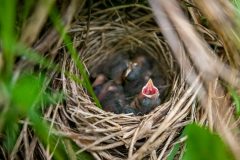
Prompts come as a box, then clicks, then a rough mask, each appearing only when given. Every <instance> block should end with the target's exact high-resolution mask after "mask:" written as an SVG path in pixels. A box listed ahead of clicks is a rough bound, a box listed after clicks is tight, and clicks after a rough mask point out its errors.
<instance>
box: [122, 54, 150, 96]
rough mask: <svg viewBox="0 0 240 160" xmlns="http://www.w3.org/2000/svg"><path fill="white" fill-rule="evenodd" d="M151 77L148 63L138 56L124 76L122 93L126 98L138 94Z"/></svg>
mask: <svg viewBox="0 0 240 160" xmlns="http://www.w3.org/2000/svg"><path fill="white" fill-rule="evenodd" d="M150 75H151V65H150V61H149V60H148V59H147V57H146V56H143V55H139V56H137V57H135V58H134V59H133V60H132V62H131V63H130V65H129V67H128V69H127V70H126V72H125V75H124V91H125V93H126V95H127V96H128V97H132V96H134V95H136V94H138V93H139V92H140V91H141V89H142V86H143V85H144V84H146V82H147V80H148V79H149V78H150Z"/></svg>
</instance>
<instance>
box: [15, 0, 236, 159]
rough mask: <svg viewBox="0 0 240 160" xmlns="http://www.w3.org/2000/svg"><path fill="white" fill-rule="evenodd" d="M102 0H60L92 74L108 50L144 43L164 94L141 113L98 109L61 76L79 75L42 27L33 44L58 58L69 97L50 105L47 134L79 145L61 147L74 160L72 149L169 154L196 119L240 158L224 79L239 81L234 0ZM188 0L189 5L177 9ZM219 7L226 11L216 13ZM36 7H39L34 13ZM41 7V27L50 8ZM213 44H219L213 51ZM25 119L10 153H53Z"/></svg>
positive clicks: (104, 154)
mask: <svg viewBox="0 0 240 160" xmlns="http://www.w3.org/2000/svg"><path fill="white" fill-rule="evenodd" d="M107 2H108V6H107V7H106V5H105V4H106V3H107ZM107 2H106V1H101V2H95V3H93V5H92V7H91V14H89V10H88V8H87V7H86V6H84V3H85V1H82V3H80V2H79V1H77V0H72V1H71V3H69V5H68V7H66V6H64V7H66V8H67V9H66V10H65V12H63V13H64V14H63V15H64V16H63V17H64V18H63V19H64V24H65V26H66V28H65V29H66V30H68V33H69V34H70V35H71V37H72V39H73V43H74V46H75V48H76V49H77V50H78V53H79V59H81V60H82V61H83V62H84V64H85V66H86V69H87V70H88V72H89V74H90V73H92V72H94V70H96V69H97V67H99V65H100V64H101V62H102V61H104V60H105V59H106V58H107V57H108V56H109V55H111V54H116V53H118V54H121V53H124V52H128V51H132V52H134V51H135V50H136V49H137V48H141V50H143V51H144V52H145V53H146V54H148V55H149V56H152V57H153V58H154V59H156V60H157V61H158V63H159V70H161V71H162V73H163V75H164V76H165V77H166V78H167V80H168V84H169V93H168V95H167V96H166V97H165V101H164V103H163V104H161V105H160V106H158V107H157V108H155V109H154V110H153V111H152V112H151V113H150V114H148V115H145V116H133V115H124V114H119V115H116V114H114V113H109V112H105V111H103V110H101V109H99V108H98V107H96V105H95V104H94V102H93V100H92V98H91V97H90V96H89V95H88V93H87V92H86V89H85V88H84V87H83V86H82V85H80V84H79V83H77V82H75V81H73V80H71V79H70V78H69V77H67V76H66V74H65V73H66V71H67V72H70V73H72V74H74V75H77V76H78V77H80V79H81V75H80V74H79V71H78V69H77V67H76V64H75V63H74V61H73V60H72V59H71V58H70V56H69V53H67V52H66V49H65V46H62V40H61V39H60V38H59V36H58V34H57V32H56V31H55V30H54V29H49V30H47V31H46V32H45V34H43V35H42V37H41V38H39V40H38V41H37V42H36V43H34V48H35V49H36V50H38V51H39V52H40V53H42V54H47V55H51V57H53V58H55V61H57V63H59V64H61V66H62V70H61V73H58V72H56V73H51V76H53V82H52V87H53V88H54V89H63V91H64V93H65V95H66V100H65V102H64V103H61V104H57V105H56V106H50V107H49V108H48V110H47V111H46V112H45V116H44V117H45V118H46V119H47V120H48V121H49V122H50V123H51V127H52V130H51V131H49V132H51V133H54V134H56V135H59V136H63V137H67V138H69V139H70V140H72V141H73V142H75V143H76V144H77V146H79V150H78V151H77V152H74V151H73V150H72V148H71V147H70V146H69V145H66V148H67V150H68V153H69V154H70V155H71V156H70V157H71V158H72V159H76V155H77V154H79V153H81V152H82V151H85V150H87V151H88V152H90V153H91V154H92V155H93V156H94V157H95V158H96V159H129V160H130V159H132V160H133V159H143V158H144V157H145V158H147V159H153V160H155V159H158V160H160V159H166V158H167V156H168V154H169V153H170V151H171V150H172V149H173V146H174V145H175V144H176V143H180V144H183V142H184V141H185V137H184V138H182V139H179V136H180V133H181V131H182V129H183V128H184V126H186V125H187V124H189V123H191V122H198V123H200V124H202V125H207V126H209V127H210V128H211V129H212V130H215V131H217V132H218V133H219V134H220V135H221V137H222V138H223V139H224V141H225V142H226V143H227V144H228V145H229V147H230V148H231V150H232V152H233V153H234V155H235V158H236V159H239V157H240V155H239V154H240V148H239V140H238V139H239V137H238V136H237V134H236V133H238V122H237V120H236V118H235V117H234V114H233V113H234V108H233V104H232V102H231V99H230V97H229V95H228V93H227V92H226V88H225V86H224V85H223V83H221V82H222V81H224V82H225V83H227V84H230V85H232V86H233V87H235V88H237V89H238V87H239V72H238V70H237V68H238V67H239V62H240V61H239V55H238V54H237V51H238V46H237V43H231V42H233V41H236V36H235V35H237V28H236V26H235V25H237V24H236V23H237V22H235V21H234V18H232V17H235V16H236V15H235V14H234V10H233V8H232V6H231V4H229V3H227V2H223V1H222V0H219V1H217V0H214V1H211V5H209V4H208V2H207V1H194V2H193V1H191V0H186V1H175V0H168V1H165V0H150V4H151V5H152V7H153V13H152V9H151V8H150V7H149V6H146V5H142V4H131V5H121V6H112V7H110V5H109V1H107ZM187 3H188V4H191V5H192V6H194V7H186V6H185V7H182V8H181V7H180V4H187ZM78 6H79V8H81V11H79V10H78V8H77V7H78ZM223 6H224V11H219V8H221V7H223ZM64 7H63V8H64ZM198 7H199V9H201V10H199V9H198ZM214 7H215V8H214ZM216 7H217V8H216ZM183 11H184V12H183ZM201 11H202V12H201ZM37 13H38V11H37V10H36V14H33V17H34V15H35V16H37V15H39V14H37ZM44 13H45V14H43V15H42V16H41V18H40V19H42V21H39V24H38V26H39V28H41V26H42V25H43V23H44V20H45V18H46V17H45V16H46V14H47V10H45V11H44ZM202 13H204V14H205V15H206V17H207V18H209V22H210V23H211V22H212V23H211V24H212V25H211V26H204V25H203V22H202V20H201V17H202V15H203V14H202ZM219 13H221V14H224V15H223V16H219ZM89 16H90V18H89ZM154 16H155V17H156V21H157V24H158V25H159V26H160V29H159V27H158V25H157V24H156V22H155V20H154ZM221 17H222V18H223V17H224V19H221ZM190 22H191V23H190ZM223 22H224V23H223ZM225 22H227V24H226V25H225ZM219 26H221V27H219ZM29 27H31V25H30V26H29ZM39 28H35V29H34V30H33V32H32V33H33V37H32V38H30V39H29V37H31V34H27V35H24V34H23V36H22V37H23V38H22V39H23V40H24V41H27V43H28V44H32V43H33V41H35V39H37V35H38V33H39V30H40V29H39ZM229 29H230V30H229ZM226 30H227V31H228V32H226ZM229 32H230V33H229ZM210 45H211V46H213V47H212V48H214V47H215V48H217V49H215V50H213V49H211V48H210V47H209V46H210ZM223 62H227V63H223ZM234 67H235V68H234ZM221 80H222V81H221ZM198 101H199V102H200V103H198ZM23 123H24V127H23V130H22V132H21V134H20V136H19V138H18V141H17V142H18V143H17V144H16V146H15V149H14V151H13V153H12V154H11V158H14V157H15V154H16V152H17V151H18V150H20V149H21V147H20V144H23V145H24V147H25V151H27V150H28V149H29V148H30V151H29V152H25V153H24V154H25V155H26V156H27V157H28V158H29V159H33V158H34V156H33V155H35V156H36V155H40V156H41V159H51V158H52V153H49V150H48V148H44V146H43V145H42V144H41V142H39V141H38V139H37V137H36V136H35V135H32V132H31V130H30V129H28V122H27V121H25V122H23ZM67 144H69V143H67ZM183 152H184V147H183V145H182V147H181V148H180V151H179V153H178V154H177V156H176V157H177V159H181V157H182V155H183Z"/></svg>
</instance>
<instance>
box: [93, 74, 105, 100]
mask: <svg viewBox="0 0 240 160" xmlns="http://www.w3.org/2000/svg"><path fill="white" fill-rule="evenodd" d="M106 81H107V77H106V76H105V75H104V74H99V75H97V78H96V79H95V80H94V82H93V84H92V87H93V90H94V92H95V94H96V96H99V94H100V92H101V90H102V89H103V86H104V84H105V83H106Z"/></svg>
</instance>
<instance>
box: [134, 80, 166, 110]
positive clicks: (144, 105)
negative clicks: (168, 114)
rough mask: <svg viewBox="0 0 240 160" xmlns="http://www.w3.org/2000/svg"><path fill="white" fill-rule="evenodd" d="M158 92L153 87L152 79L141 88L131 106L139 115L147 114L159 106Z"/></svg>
mask: <svg viewBox="0 0 240 160" xmlns="http://www.w3.org/2000/svg"><path fill="white" fill-rule="evenodd" d="M160 103H161V100H160V98H159V91H158V89H157V87H155V86H154V84H153V82H152V79H149V81H148V82H147V84H146V85H145V86H144V87H143V88H142V91H141V92H140V94H139V95H138V96H137V97H136V98H135V99H134V100H133V102H132V103H131V106H132V107H133V108H136V109H137V110H139V113H140V114H147V113H149V112H150V111H152V110H153V109H154V108H155V107H157V106H158V105H160Z"/></svg>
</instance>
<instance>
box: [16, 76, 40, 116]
mask: <svg viewBox="0 0 240 160" xmlns="http://www.w3.org/2000/svg"><path fill="white" fill-rule="evenodd" d="M42 85H43V80H42V79H41V78H37V77H36V76H34V75H30V74H24V75H22V76H21V77H19V79H18V80H17V82H16V84H15V85H14V87H13V92H12V101H13V103H14V105H15V106H16V109H17V110H18V111H20V114H23V115H26V114H27V113H28V112H29V110H30V109H31V108H32V107H34V104H36V103H37V102H38V100H39V98H40V96H39V95H41V94H40V93H41V86H42Z"/></svg>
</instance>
